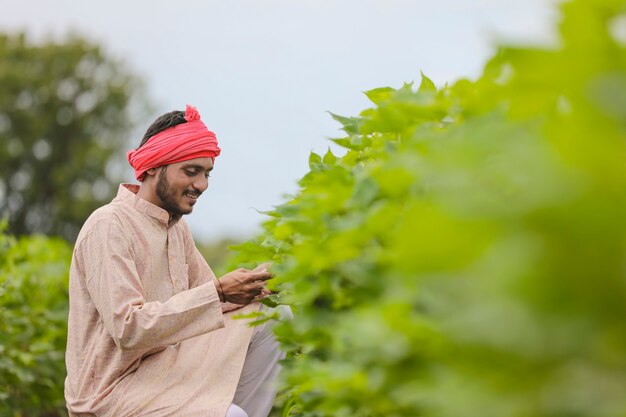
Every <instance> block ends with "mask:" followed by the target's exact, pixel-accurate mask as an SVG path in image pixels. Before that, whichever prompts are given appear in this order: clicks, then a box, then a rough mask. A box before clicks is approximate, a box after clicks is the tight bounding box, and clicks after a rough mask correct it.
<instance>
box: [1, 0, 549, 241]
mask: <svg viewBox="0 0 626 417" xmlns="http://www.w3.org/2000/svg"><path fill="white" fill-rule="evenodd" d="M555 4H556V1H554V0H525V1H519V0H474V1H470V0H465V1H463V0H438V1H432V2H426V1H417V0H413V1H411V0H272V1H270V0H229V1H226V0H223V1H216V0H206V1H193V0H189V1H186V2H176V3H175V2H172V1H155V0H152V1H150V0H137V1H120V0H108V1H106V2H89V1H80V0H59V1H46V0H39V1H35V0H0V30H1V31H14V30H26V31H27V32H28V33H29V34H31V36H32V37H33V39H41V38H44V37H49V36H57V37H58V36H61V35H63V34H65V33H67V32H69V31H74V32H79V33H81V34H84V35H86V36H87V37H88V38H90V39H92V40H94V41H97V42H99V43H101V44H103V45H104V46H105V49H106V50H107V51H108V52H109V53H110V54H111V55H113V56H116V57H118V58H120V59H122V60H124V61H126V62H127V64H128V66H129V68H130V69H131V70H133V71H134V72H135V73H137V74H139V75H140V76H141V77H142V78H143V79H144V80H145V82H146V84H147V86H148V92H149V95H150V97H151V98H152V101H153V106H154V108H155V109H156V112H155V114H154V115H152V117H151V119H154V118H156V117H157V116H158V115H160V114H162V113H164V112H167V111H170V110H174V109H184V106H185V104H186V103H190V104H194V105H196V106H197V107H198V109H199V111H200V114H201V115H202V118H203V120H204V121H205V123H206V124H207V126H208V127H209V129H211V130H213V131H214V132H215V133H216V134H217V137H218V139H219V140H220V146H221V148H222V156H220V157H219V158H218V159H217V162H216V168H215V171H214V173H213V174H212V178H211V183H210V187H209V190H208V191H207V192H206V193H205V194H204V195H203V196H202V197H201V199H200V201H199V202H198V204H196V207H195V209H194V213H193V214H191V215H190V216H188V217H187V220H188V221H189V223H190V224H191V227H192V229H193V231H194V234H195V235H196V237H197V238H200V239H205V240H209V239H210V240H212V239H217V238H219V237H221V236H223V235H232V236H237V237H245V236H251V235H253V234H254V233H255V232H256V231H257V230H258V225H259V224H260V223H261V221H263V220H264V219H265V217H264V216H262V215H260V214H258V213H257V211H256V210H255V209H258V210H268V209H270V208H271V207H272V206H273V205H276V204H279V203H280V202H282V201H283V197H282V195H283V194H285V193H293V192H295V191H296V189H297V186H296V181H297V180H298V179H299V178H300V177H301V176H302V175H303V174H304V173H305V172H306V171H307V170H308V167H307V160H308V154H309V151H311V150H314V151H316V152H318V153H319V152H325V151H326V149H327V148H328V146H329V144H330V142H329V141H328V140H326V139H325V138H327V137H339V136H340V135H341V132H340V131H339V130H338V127H339V126H338V125H337V124H336V123H335V122H334V121H333V120H332V119H331V118H330V116H329V115H328V114H327V113H326V111H332V112H333V113H338V114H341V115H346V116H350V115H356V114H358V113H359V112H360V111H361V110H363V109H364V108H366V107H369V102H368V101H367V99H366V98H365V96H364V95H363V94H362V91H365V90H368V89H371V88H376V87H381V86H391V87H399V86H401V85H402V83H403V82H405V81H417V82H419V72H420V70H422V71H423V72H424V73H425V74H426V75H428V76H429V77H430V78H432V79H433V81H434V82H435V83H436V84H437V85H443V84H444V83H446V82H453V81H455V80H456V79H458V78H461V77H469V78H475V77H476V76H478V75H479V74H480V70H481V68H482V66H483V64H484V63H485V61H486V60H487V59H488V57H489V56H490V55H491V54H492V53H493V51H494V46H495V45H496V44H497V43H498V42H501V41H507V42H524V43H526V42H530V43H546V42H552V41H553V40H554V39H555V36H554V32H553V22H554V21H555V19H556V16H557V15H556V13H555V10H554V9H555V7H554V5H555ZM150 121H151V120H149V121H144V125H142V126H141V128H140V130H141V131H144V130H145V128H146V127H147V124H149V122H150ZM138 139H139V138H137V139H134V140H133V142H132V143H133V144H134V143H135V142H137V141H138ZM121 158H123V155H120V159H121ZM131 179H132V174H131V171H130V170H129V171H128V180H129V181H130V180H131Z"/></svg>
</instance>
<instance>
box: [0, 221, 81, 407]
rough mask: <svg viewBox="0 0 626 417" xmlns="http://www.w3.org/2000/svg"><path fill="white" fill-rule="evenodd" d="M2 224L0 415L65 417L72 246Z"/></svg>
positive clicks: (0, 257) (0, 250)
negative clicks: (16, 233) (18, 232)
mask: <svg viewBox="0 0 626 417" xmlns="http://www.w3.org/2000/svg"><path fill="white" fill-rule="evenodd" d="M5 229H6V222H5V223H4V224H3V225H0V335H2V337H0V416H2V417H22V416H24V417H26V416H29V417H44V416H45V417H49V416H64V415H67V413H66V411H65V400H64V398H63V381H64V380H65V374H66V372H65V343H66V338H67V308H68V304H67V299H68V279H67V277H68V273H69V263H70V258H71V248H70V247H69V245H68V244H67V243H66V242H65V241H63V240H61V239H57V238H48V237H44V236H30V237H26V236H25V237H21V238H15V237H13V236H10V235H7V234H5Z"/></svg>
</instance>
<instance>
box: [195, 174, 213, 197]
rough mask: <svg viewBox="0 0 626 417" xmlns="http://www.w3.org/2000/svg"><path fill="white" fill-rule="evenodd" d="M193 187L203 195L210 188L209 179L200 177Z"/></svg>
mask: <svg viewBox="0 0 626 417" xmlns="http://www.w3.org/2000/svg"><path fill="white" fill-rule="evenodd" d="M191 185H192V187H193V188H195V189H196V190H198V191H200V192H201V193H203V192H205V191H206V189H207V188H209V179H208V178H207V177H205V176H204V175H199V176H198V177H197V178H196V179H195V180H194V182H193V184H191Z"/></svg>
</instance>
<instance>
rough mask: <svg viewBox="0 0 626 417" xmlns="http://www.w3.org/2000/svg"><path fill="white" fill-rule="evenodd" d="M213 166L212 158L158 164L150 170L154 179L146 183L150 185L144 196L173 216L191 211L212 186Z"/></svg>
mask: <svg viewBox="0 0 626 417" xmlns="http://www.w3.org/2000/svg"><path fill="white" fill-rule="evenodd" d="M212 169H213V161H212V160H211V158H196V159H190V160H188V161H183V162H177V163H175V164H170V165H166V166H163V167H160V168H155V169H153V170H150V171H152V172H148V173H147V174H148V175H149V177H150V179H149V180H148V181H144V184H146V185H148V184H149V185H150V186H149V188H147V192H144V193H142V194H143V195H142V197H143V198H145V199H146V200H148V201H150V202H151V203H153V204H156V205H157V206H159V207H161V208H162V209H164V210H166V211H167V212H168V213H169V214H170V217H171V218H172V219H173V218H177V217H180V216H182V215H183V214H189V213H191V211H192V210H193V205H194V204H195V203H196V201H197V200H198V197H200V195H201V194H202V193H203V192H204V191H205V190H206V189H207V187H208V186H209V180H208V178H209V173H210V172H211V170H212ZM142 185H143V184H142ZM140 193H141V190H140Z"/></svg>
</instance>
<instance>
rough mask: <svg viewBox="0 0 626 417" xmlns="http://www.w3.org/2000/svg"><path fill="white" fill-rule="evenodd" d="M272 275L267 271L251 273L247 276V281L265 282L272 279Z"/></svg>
mask: <svg viewBox="0 0 626 417" xmlns="http://www.w3.org/2000/svg"><path fill="white" fill-rule="evenodd" d="M273 276H274V275H272V274H271V273H270V272H268V271H259V272H252V273H250V276H249V281H261V280H262V281H267V280H268V279H270V278H272V277H273Z"/></svg>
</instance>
